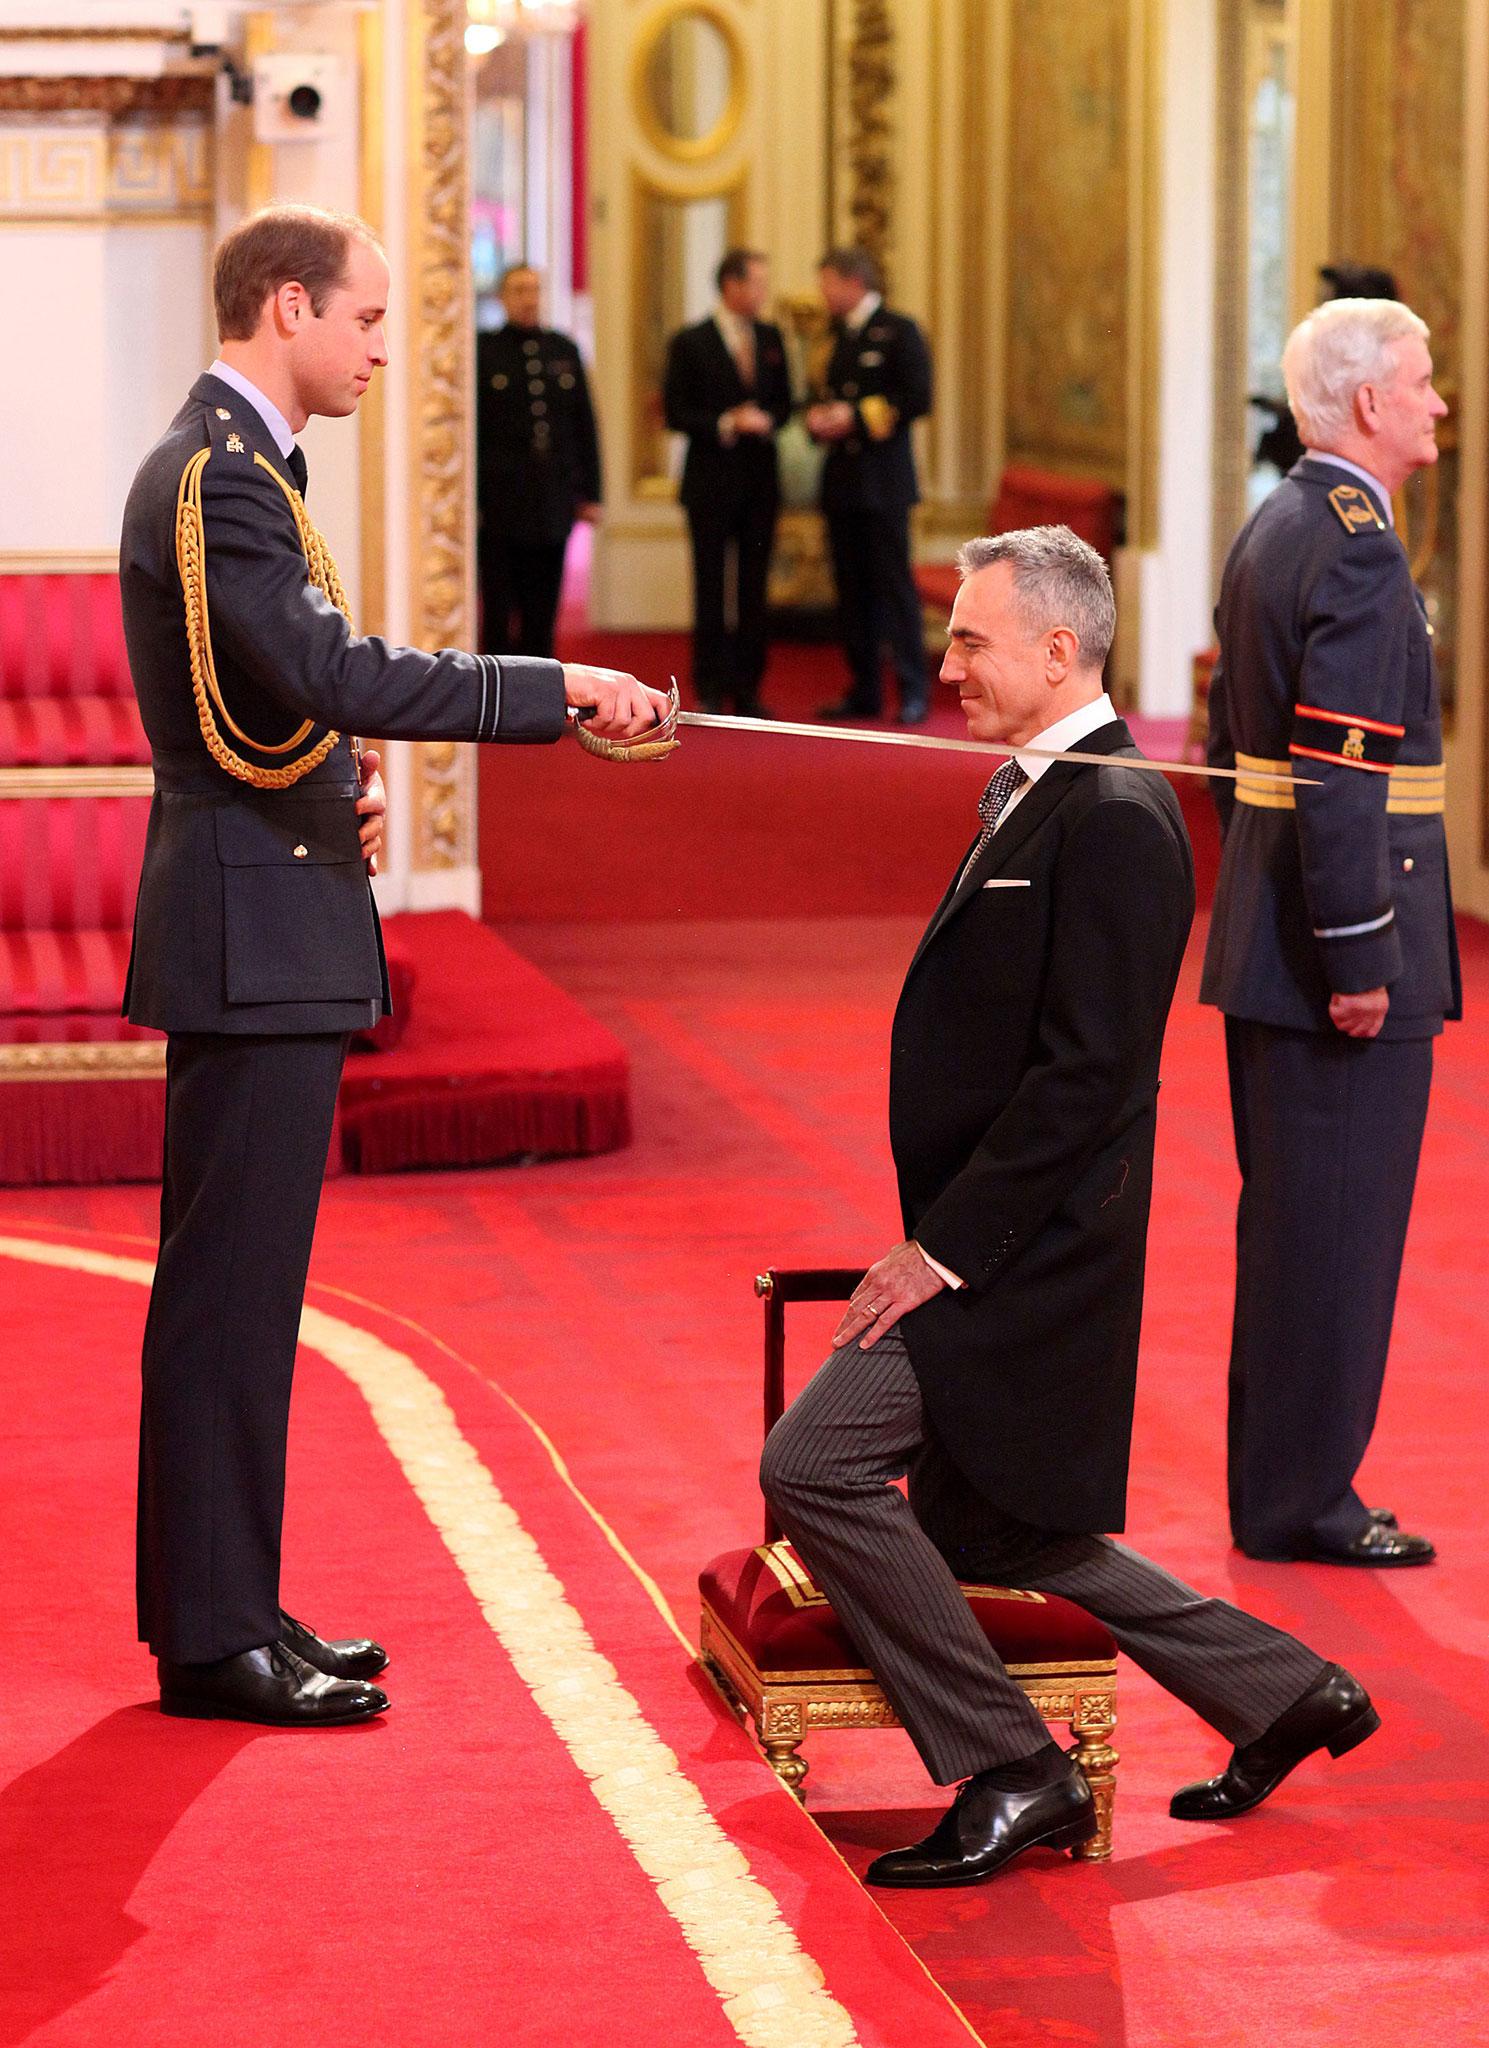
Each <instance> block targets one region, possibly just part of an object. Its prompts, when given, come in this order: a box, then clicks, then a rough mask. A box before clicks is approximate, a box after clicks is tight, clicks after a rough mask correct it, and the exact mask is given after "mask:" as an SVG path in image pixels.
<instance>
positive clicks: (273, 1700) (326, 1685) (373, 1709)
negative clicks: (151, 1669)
mask: <svg viewBox="0 0 1489 2048" xmlns="http://www.w3.org/2000/svg"><path fill="white" fill-rule="evenodd" d="M156 1669H157V1670H158V1671H159V1673H160V1711H161V1712H162V1713H163V1714H178V1715H181V1716H183V1717H184V1718H186V1719H189V1720H194V1721H258V1722H262V1723H263V1724H264V1725H265V1726H266V1727H270V1728H336V1727H340V1726H341V1725H342V1724H343V1723H345V1722H348V1721H366V1720H368V1719H370V1717H371V1716H372V1715H373V1714H382V1713H386V1712H387V1709H388V1695H387V1694H386V1693H385V1692H381V1691H379V1689H378V1688H377V1687H376V1686H375V1685H365V1684H363V1683H361V1682H360V1681H357V1682H350V1681H348V1680H346V1679H343V1678H328V1677H327V1675H326V1674H325V1672H323V1671H317V1670H316V1669H315V1668H314V1666H313V1665H310V1664H307V1663H306V1662H305V1660H304V1658H303V1657H297V1656H296V1655H295V1652H294V1651H293V1650H291V1649H290V1648H289V1647H288V1646H287V1645H286V1644H284V1643H266V1644H265V1645H264V1647H263V1648H262V1649H261V1650H243V1651H241V1652H240V1653H239V1655H238V1656H236V1657H223V1658H220V1659H219V1660H218V1662H217V1663H215V1664H168V1663H167V1662H166V1660H165V1659H164V1658H163V1657H158V1658H157V1659H156Z"/></svg>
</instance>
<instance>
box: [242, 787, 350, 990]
mask: <svg viewBox="0 0 1489 2048" xmlns="http://www.w3.org/2000/svg"><path fill="white" fill-rule="evenodd" d="M217 858H218V861H219V863H220V865H221V868H222V912H223V956H224V970H225V975H226V991H225V993H226V996H227V1000H228V1002H230V1003H323V1002H360V1001H370V1000H372V999H374V998H375V997H377V996H378V995H380V994H381V992H382V974H381V967H380V963H379V960H378V951H377V938H376V931H375V927H374V925H373V920H372V904H371V898H370V895H369V892H368V888H367V877H366V874H365V872H364V870H363V866H362V854H361V848H360V846H359V844H358V841H357V818H356V812H355V810H354V809H353V806H352V802H351V800H350V798H347V797H331V798H326V799H323V800H316V799H307V798H304V797H279V798H273V797H267V798H264V799H262V800H261V801H259V802H256V803H253V804H248V803H243V804H235V805H233V806H232V808H231V809H223V810H220V811H218V813H217Z"/></svg>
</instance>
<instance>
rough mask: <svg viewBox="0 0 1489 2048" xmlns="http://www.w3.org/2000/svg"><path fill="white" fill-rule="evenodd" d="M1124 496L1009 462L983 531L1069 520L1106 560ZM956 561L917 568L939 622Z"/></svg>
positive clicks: (954, 587)
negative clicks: (985, 529)
mask: <svg viewBox="0 0 1489 2048" xmlns="http://www.w3.org/2000/svg"><path fill="white" fill-rule="evenodd" d="M1121 516H1122V496H1121V493H1120V492H1119V491H1114V490H1113V489H1112V488H1111V486H1110V485H1109V484H1104V483H1101V482H1099V481H1098V480H1096V479H1095V478H1092V477H1082V476H1063V475H1061V473H1060V472H1059V471H1058V470H1051V469H1035V468H1034V467H1032V466H1031V465H1030V464H1027V463H1016V462H1015V463H1010V464H1009V466H1008V467H1007V469H1005V470H1004V472H1003V477H1002V481H1001V482H1000V483H999V485H998V495H997V496H996V497H995V498H994V499H993V501H992V503H991V504H990V505H989V507H988V514H987V531H988V532H989V533H1012V532H1013V531H1014V530H1015V528H1017V527H1022V526H1068V527H1069V528H1070V529H1071V531H1072V532H1073V533H1075V534H1078V535H1079V537H1080V538H1081V539H1082V540H1083V541H1086V542H1088V543H1089V544H1090V546H1092V547H1093V548H1095V550H1096V552H1097V554H1098V555H1100V556H1101V557H1102V559H1103V561H1105V562H1107V563H1108V564H1110V562H1111V559H1112V554H1113V552H1114V550H1115V548H1116V546H1117V542H1118V539H1119V537H1120V527H1121ZM961 580H962V579H961V577H960V576H959V575H958V574H957V570H956V564H955V563H954V562H923V563H921V564H920V566H919V567H918V568H917V569H916V571H915V587H916V589H917V590H918V591H919V592H920V600H921V603H922V604H923V605H924V606H925V608H926V610H927V611H928V612H933V613H934V614H935V615H936V623H937V625H938V626H939V625H941V624H942V623H943V622H944V620H945V619H946V618H947V617H948V616H949V615H950V612H951V607H952V606H953V604H955V602H956V594H957V591H958V590H959V588H960V587H961Z"/></svg>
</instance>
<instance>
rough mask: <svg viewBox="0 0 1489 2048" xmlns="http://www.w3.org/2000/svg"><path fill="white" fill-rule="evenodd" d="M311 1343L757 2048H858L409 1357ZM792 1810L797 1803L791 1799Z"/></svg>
mask: <svg viewBox="0 0 1489 2048" xmlns="http://www.w3.org/2000/svg"><path fill="white" fill-rule="evenodd" d="M0 1256H3V1257H7V1258H13V1259H19V1260H23V1261H25V1262H27V1263H29V1264H32V1265H38V1266H58V1267H62V1268H64V1269H67V1270H71V1271H74V1272H83V1273H93V1274H97V1275H99V1276H100V1277H102V1278H107V1279H113V1280H129V1281H133V1282H135V1283H136V1284H138V1285H140V1286H145V1287H148V1286H149V1284H150V1282H151V1280H152V1279H153V1278H154V1272H155V1269H154V1266H153V1265H152V1264H151V1262H150V1261H149V1260H147V1259H131V1258H124V1257H120V1256H118V1255H116V1254H113V1253H108V1252H95V1251H89V1250H86V1249H84V1248H83V1247H81V1246H75V1245H65V1244H51V1243H46V1242H43V1241H41V1240H38V1239H31V1238H16V1237H0ZM300 1337H301V1341H302V1342H303V1343H304V1344H306V1345H307V1346H308V1347H309V1348H310V1349H311V1350H313V1351H318V1352H320V1354H321V1356H322V1357H323V1358H325V1359H327V1360H329V1362H330V1363H331V1364H332V1365H334V1366H335V1367H336V1368H337V1370H338V1371H339V1372H342V1373H344V1374H345V1375H346V1377H347V1378H348V1379H349V1380H350V1381H351V1382H352V1384H353V1385H354V1386H355V1387H356V1388H357V1389H358V1391H359V1392H360V1393H361V1395H362V1397H363V1399H364V1400H365V1401H366V1403H367V1405H368V1408H369V1409H370V1410H371V1412H372V1418H373V1420H374V1422H375V1423H376V1424H377V1427H378V1430H379V1432H380V1434H381V1435H382V1437H383V1440H384V1442H385V1443H386V1444H387V1446H388V1448H389V1450H390V1451H391V1452H392V1453H393V1456H394V1457H395V1458H396V1459H397V1460H398V1463H399V1464H400V1465H401V1466H402V1468H403V1472H404V1476H405V1478H407V1480H408V1482H409V1484H410V1485H411V1486H412V1488H413V1490H414V1492H415V1493H416V1494H417V1495H418V1497H419V1499H420V1501H421V1502H422V1503H423V1506H424V1510H425V1513H426V1514H427V1515H428V1516H429V1519H430V1521H431V1522H432V1523H433V1524H434V1526H435V1528H436V1529H437V1530H438V1531H439V1534H440V1536H441V1537H442V1539H443V1540H444V1543H445V1546H446V1548H447V1549H448V1550H449V1552H450V1554H451V1556H452V1557H453V1558H454V1560H455V1562H456V1564H457V1565H458V1566H459V1567H460V1571H461V1574H462V1576H463V1577H464V1579H465V1581H466V1584H467V1585H468V1586H469V1587H470V1589H471V1592H472V1593H473V1594H474V1595H475V1598H476V1601H477V1603H478V1604H479V1606H480V1608H481V1612H482V1613H483V1614H484V1616H485V1617H486V1621H487V1623H488V1625H489V1626H490V1628H491V1630H492V1632H493V1633H494V1634H495V1636H496V1637H497V1639H498V1641H499V1642H500V1643H501V1645H502V1648H503V1649H504V1650H505V1651H506V1653H507V1655H508V1657H510V1659H511V1661H512V1664H513V1666H514V1667H515V1669H516V1671H517V1674H518V1676H519V1677H520V1678H521V1679H522V1680H523V1682H524V1684H525V1685H526V1686H527V1687H528V1689H529V1691H530V1692H531V1694H532V1697H533V1700H534V1702H535V1703H536V1705H537V1706H538V1708H539V1710H540V1711H541V1712H542V1713H543V1714H544V1715H545V1716H546V1718H547V1720H548V1721H549V1723H550V1725H551V1726H552V1728H553V1730H554V1732H555V1734H556V1735H557V1736H558V1738H559V1740H560V1741H561V1742H562V1743H563V1745H564V1747H565V1748H566V1749H567V1750H568V1752H569V1754H570V1756H571V1757H572V1758H573V1759H574V1762H575V1763H576V1764H577V1765H578V1767H579V1769H580V1770H581V1771H582V1772H583V1774H584V1776H585V1777H586V1778H587V1779H588V1780H589V1786H590V1790H591V1791H592V1792H593V1794H594V1796H595V1798H596V1799H597V1800H598V1801H599V1803H600V1805H601V1806H602V1807H603V1808H604V1810H605V1811H606V1813H608V1814H609V1816H610V1818H611V1820H612V1821H614V1823H615V1826H616V1828H617V1829H618V1830H619V1832H620V1834H621V1836H622V1838H623V1839H624V1841H625V1842H626V1843H627V1845H628V1846H629V1848H630V1850H631V1853H632V1855H633V1856H634V1857H635V1858H636V1861H637V1862H638V1863H639V1864H640V1865H641V1868H642V1869H643V1870H644V1871H645V1872H646V1874H647V1876H648V1877H649V1878H650V1879H651V1881H652V1883H653V1884H654V1885H655V1886H656V1891H657V1897H658V1898H659V1899H660V1900H661V1902H662V1904H663V1905H664V1906H665V1907H666V1909H667V1911H668V1912H669V1913H670V1914H671V1916H672V1918H673V1919H674V1920H675V1921H676V1922H677V1925H678V1927H679V1928H680V1930H681V1932H682V1936H683V1939H684V1940H685V1941H686V1942H687V1944H688V1946H689V1948H691V1949H692V1951H693V1953H694V1955H695V1956H696V1957H697V1958H698V1962H699V1965H700V1967H701V1968H702V1971H703V1974H704V1976H705V1977H706V1978H707V1980H708V1982H709V1983H710V1984H711V1985H712V1987H713V1989H714V1990H715V1991H716V1992H717V1993H718V1996H719V2000H720V2003H721V2006H722V2009H723V2012H724V2016H725V2017H726V2019H727V2020H728V2021H729V2024H730V2025H731V2026H732V2028H733V2029H734V2032H735V2033H736V2034H737V2035H738V2037H739V2039H740V2040H741V2041H743V2042H744V2043H745V2044H746V2048H860V2044H859V2039H858V2032H857V2029H856V2028H855V2026H854V2024H853V2020H852V2017H851V2016H850V2014H849V2013H848V2012H847V2010H846V2009H845V2008H844V2007H843V2006H841V2005H840V2004H839V2003H838V2002H837V2000H836V1999H835V1998H834V1997H833V1996H832V1994H831V1993H830V1992H829V1991H828V1990H827V1989H826V1986H825V1982H824V1979H823V1973H822V1970H821V1968H820V1966H819V1965H818V1964H817V1963H816V1962H814V1961H813V1960H812V1958H811V1957H810V1956H809V1955H807V1954H806V1952H805V1951H804V1950H803V1948H802V1947H801V1944H800V1943H799V1942H798V1940H797V1938H796V1936H795V1935H794V1934H793V1932H792V1931H791V1929H790V1927H788V1926H787V1924H786V1921H785V1919H784V1918H783V1917H782V1914H781V1910H780V1907H779V1905H778V1904H777V1902H776V1900H775V1898H774V1896H773V1895H772V1893H771V1892H770V1891H768V1890H767V1888H766V1887H765V1886H764V1885H763V1884H762V1883H761V1882H760V1880H759V1879H758V1878H757V1877H756V1876H755V1875H754V1874H753V1872H752V1871H751V1869H750V1865H749V1861H748V1859H747V1858H746V1857H745V1855H744V1853H743V1851H742V1850H740V1849H739V1848H737V1847H736V1845H735V1844H734V1843H733V1842H731V1841H730V1839H729V1837H728V1835H726V1834H725V1832H724V1830H723V1829H722V1828H721V1827H720V1825H719V1823H718V1821H717V1820H716V1819H715V1818H714V1816H713V1814H712V1813H711V1812H710V1811H709V1809H708V1806H707V1804H706V1802H705V1800H704V1798H703V1795H702V1794H701V1793H700V1792H699V1790H698V1788H697V1786H696V1785H695V1784H694V1783H693V1782H692V1780H691V1779H690V1778H689V1777H687V1776H686V1775H685V1773H684V1772H683V1770H682V1768H681V1766H680V1765H679V1763H678V1761H677V1758H676V1757H675V1756H674V1755H673V1753H672V1751H671V1750H670V1749H668V1747H667V1746H666V1744H665V1743H664V1742H663V1741H662V1739H661V1737H660V1736H659V1735H658V1734H657V1732H656V1730H655V1729H654V1728H652V1726H651V1725H650V1723H649V1722H648V1721H647V1720H646V1719H645V1717H644V1716H643V1714H642V1712H641V1709H640V1707H639V1706H638V1705H637V1703H636V1701H635V1700H634V1699H633V1698H632V1696H631V1694H630V1693H629V1692H628V1691H627V1690H626V1688H625V1686H624V1685H622V1683H621V1680H620V1676H619V1674H618V1672H617V1671H616V1669H615V1667H614V1665H613V1664H611V1663H610V1661H609V1660H608V1659H607V1658H605V1657H603V1656H601V1654H600V1652H599V1651H598V1650H597V1649H596V1648H595V1645H594V1642H593V1641H592V1639H591V1637H590V1634H589V1631H588V1630H587V1629H586V1628H585V1626H584V1623H583V1621H582V1620H581V1619H580V1616H579V1614H578V1612H577V1610H576V1609H575V1608H574V1607H573V1605H572V1604H571V1603H570V1601H569V1598H568V1595H567V1594H566V1592H565V1591H564V1588H563V1586H562V1584H561V1583H560V1581H559V1580H558V1578H557V1577H556V1576H555V1575H554V1573H553V1572H552V1571H551V1570H550V1569H549V1567H548V1565H547V1564H546V1563H545V1562H544V1560H543V1557H542V1554H541V1552H540V1551H539V1549H538V1546H537V1544H536V1543H535V1542H534V1541H533V1539H532V1537H531V1536H529V1535H528V1533H527V1531H526V1529H524V1527H523V1526H522V1523H521V1521H520V1520H519V1518H518V1516H517V1514H516V1513H515V1511H514V1510H513V1509H512V1508H511V1507H510V1506H509V1504H508V1503H507V1502H506V1501H505V1500H504V1499H503V1497H502V1495H501V1493H500V1492H499V1490H498V1488H497V1485H496V1482H495V1480H494V1479H493V1478H492V1476H491V1474H490V1472H488V1471H487V1469H486V1467H485V1466H484V1465H483V1464H482V1463H481V1460H480V1458H479V1457H478V1456H477V1454H476V1451H475V1448H474V1446H473V1445H472V1444H471V1443H470V1442H469V1440H468V1439H467V1438H466V1437H465V1436H464V1435H463V1434H462V1432H461V1429H460V1426H459V1424H458V1423H457V1421H456V1419H455V1414H454V1411H453V1410H452V1409H451V1407H450V1404H449V1402H448V1401H447V1400H446V1399H445V1397H444V1395H443V1394H442V1393H441V1391H440V1389H439V1388H438V1387H437V1386H436V1385H435V1383H434V1381H433V1380H431V1379H430V1378H429V1377H428V1375H427V1374H426V1373H423V1372H421V1371H420V1369H419V1367H418V1366H416V1365H415V1364H414V1362H413V1360H412V1359H411V1358H410V1357H409V1356H408V1354H407V1353H406V1352H402V1351H395V1350H394V1349H393V1348H392V1346H391V1345H388V1344H385V1343H384V1342H383V1341H382V1339H381V1338H380V1337H375V1336H374V1335H373V1334H372V1333H371V1331H369V1330H363V1329H359V1328H358V1327H357V1325H356V1324H355V1323H350V1322H346V1321H344V1320H343V1319H342V1318H341V1317H339V1316H332V1315H328V1314H327V1313H326V1312H325V1311H324V1310H323V1309H316V1308H310V1307H307V1308H306V1310H305V1312H304V1315H303V1317H302V1319H301V1323H300ZM780 1796H781V1797H782V1798H789V1796H790V1795H789V1793H787V1792H786V1790H785V1788H784V1787H782V1788H781V1790H780Z"/></svg>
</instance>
